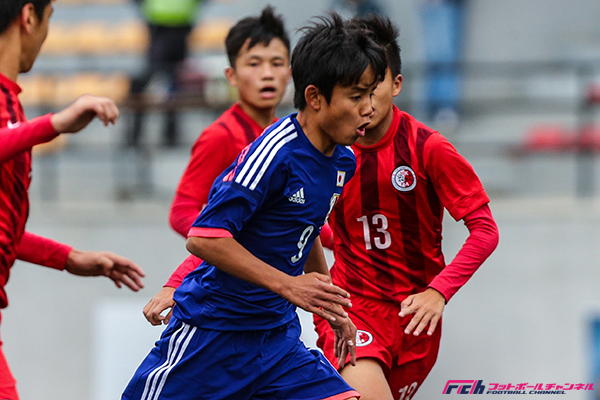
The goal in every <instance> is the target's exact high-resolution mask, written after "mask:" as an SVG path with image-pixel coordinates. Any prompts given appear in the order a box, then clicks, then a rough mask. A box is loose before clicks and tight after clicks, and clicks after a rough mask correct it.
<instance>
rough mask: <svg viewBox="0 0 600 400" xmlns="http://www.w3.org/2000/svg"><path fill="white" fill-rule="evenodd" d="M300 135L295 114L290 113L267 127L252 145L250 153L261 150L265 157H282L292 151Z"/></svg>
mask: <svg viewBox="0 0 600 400" xmlns="http://www.w3.org/2000/svg"><path fill="white" fill-rule="evenodd" d="M298 136H299V134H298V128H297V126H296V124H295V123H294V121H293V116H292V115H289V116H287V117H284V118H281V119H280V120H278V121H277V122H275V123H273V124H272V125H270V126H269V127H267V128H266V129H265V130H264V131H263V133H262V134H261V135H260V136H259V137H258V138H257V139H256V140H255V141H254V142H253V143H252V145H251V146H250V153H253V152H260V153H262V154H263V155H264V156H265V157H270V158H280V157H282V156H285V155H286V154H287V153H289V152H290V151H291V149H292V148H293V145H294V144H295V140H296V139H298Z"/></svg>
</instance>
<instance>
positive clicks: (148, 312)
mask: <svg viewBox="0 0 600 400" xmlns="http://www.w3.org/2000/svg"><path fill="white" fill-rule="evenodd" d="M201 262H202V260H201V259H199V258H198V257H196V256H195V255H193V254H190V256H189V257H187V258H186V259H185V260H184V261H183V262H182V263H181V264H180V265H179V267H177V269H176V270H175V272H173V274H171V277H170V278H169V280H168V281H167V283H166V284H165V285H164V286H163V288H162V289H161V290H159V292H158V293H157V294H156V295H154V297H152V299H150V301H149V302H148V304H146V306H145V307H144V316H145V317H146V319H147V320H148V322H150V323H151V324H152V325H160V324H161V323H162V324H165V325H167V324H168V323H169V321H170V320H171V315H172V313H173V306H174V305H175V301H174V300H173V294H174V293H175V290H176V289H177V288H178V287H179V286H180V285H181V282H183V278H185V277H186V275H187V274H189V273H190V272H192V271H193V270H195V269H196V268H197V267H198V265H200V263H201ZM169 308H170V309H171V310H170V311H169V312H168V313H167V315H162V314H163V313H164V312H165V310H167V309H169Z"/></svg>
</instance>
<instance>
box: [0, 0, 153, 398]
mask: <svg viewBox="0 0 600 400" xmlns="http://www.w3.org/2000/svg"><path fill="white" fill-rule="evenodd" d="M52 10H53V9H52V2H51V0H36V1H26V0H3V1H2V2H0V308H5V307H6V306H7V305H8V298H7V295H6V291H5V288H4V287H5V285H6V282H7V281H8V277H9V273H10V268H11V267H12V265H13V264H14V262H15V260H16V259H19V260H23V261H28V262H31V263H35V264H39V265H42V266H45V267H49V268H54V269H57V270H66V271H67V272H69V273H71V274H74V275H81V276H100V275H102V276H107V277H108V278H110V279H112V280H113V281H114V283H115V284H116V285H117V287H119V288H120V287H121V286H122V285H125V286H127V287H129V288H130V289H132V290H134V291H137V290H139V289H140V288H142V287H143V284H142V281H141V277H143V276H144V272H143V271H142V269H141V268H140V267H138V266H137V265H136V264H134V263H133V262H132V261H130V260H128V259H126V258H124V257H121V256H119V255H116V254H113V253H110V252H95V251H80V250H76V249H73V248H72V247H71V246H67V245H65V244H62V243H58V242H55V241H53V240H50V239H47V238H44V237H41V236H37V235H35V234H33V233H31V232H28V231H25V222H26V221H27V216H28V213H29V200H28V189H29V185H30V182H31V178H30V174H31V148H32V147H33V146H34V145H36V144H40V143H45V142H48V141H50V140H52V139H54V138H55V137H56V136H57V135H58V134H61V133H75V132H79V131H80V130H81V129H83V128H85V127H86V126H87V125H88V124H89V123H90V122H91V121H92V120H93V119H94V118H96V117H97V118H99V119H100V120H101V121H102V122H103V123H104V125H108V124H111V123H112V124H114V123H115V122H116V121H117V118H118V116H119V110H118V109H117V107H116V105H115V103H114V102H113V101H112V100H110V99H107V98H102V97H94V96H88V95H86V96H82V97H80V98H79V99H77V100H76V101H75V102H74V103H73V104H71V105H70V106H68V107H67V108H65V109H64V110H62V111H59V112H57V113H56V114H48V115H44V116H42V117H39V118H35V119H33V120H32V121H27V119H26V118H25V114H24V112H23V108H22V107H21V103H20V102H19V98H18V95H19V93H20V91H21V88H20V87H19V85H18V84H17V77H18V75H19V74H20V73H23V72H27V71H29V70H30V69H31V67H32V66H33V63H34V61H35V59H36V58H37V55H38V53H39V51H40V48H41V46H42V43H43V42H44V39H45V38H46V35H47V33H48V23H49V19H50V15H51V14H52ZM0 398H1V399H8V400H17V399H18V398H19V397H18V394H17V391H16V382H15V379H14V378H13V375H12V373H11V371H10V369H9V367H8V364H7V362H6V359H5V357H4V353H3V352H2V348H1V347H0Z"/></svg>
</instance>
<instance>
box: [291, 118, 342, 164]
mask: <svg viewBox="0 0 600 400" xmlns="http://www.w3.org/2000/svg"><path fill="white" fill-rule="evenodd" d="M307 112H309V111H308V110H304V111H298V116H297V117H296V120H297V121H298V123H299V124H300V127H301V128H302V131H303V132H304V134H305V135H306V137H307V138H308V140H309V141H310V143H311V144H312V145H313V146H314V147H315V148H316V149H317V150H319V151H320V152H321V153H323V154H325V155H326V156H332V155H333V152H334V151H335V146H336V144H335V143H334V142H333V141H332V140H331V139H330V138H329V136H327V134H326V133H325V132H324V131H323V130H322V129H321V127H320V126H319V124H318V123H317V121H316V120H315V118H310V117H309V116H307Z"/></svg>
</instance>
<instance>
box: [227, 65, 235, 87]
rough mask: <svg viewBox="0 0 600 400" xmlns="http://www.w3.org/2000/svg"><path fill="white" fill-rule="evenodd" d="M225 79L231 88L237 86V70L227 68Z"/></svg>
mask: <svg viewBox="0 0 600 400" xmlns="http://www.w3.org/2000/svg"><path fill="white" fill-rule="evenodd" d="M225 78H227V81H228V82H229V84H230V85H231V86H237V77H236V75H235V69H234V68H232V67H227V68H225Z"/></svg>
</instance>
